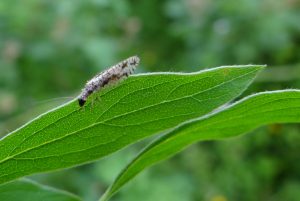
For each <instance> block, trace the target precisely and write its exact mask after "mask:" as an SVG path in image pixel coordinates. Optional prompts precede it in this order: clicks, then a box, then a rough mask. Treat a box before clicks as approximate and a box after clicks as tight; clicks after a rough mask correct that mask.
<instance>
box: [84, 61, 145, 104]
mask: <svg viewBox="0 0 300 201" xmlns="http://www.w3.org/2000/svg"><path fill="white" fill-rule="evenodd" d="M139 62H140V58H139V57H138V56H132V57H129V58H127V59H125V60H124V61H121V62H119V63H117V64H116V65H114V66H111V67H110V68H108V69H106V70H104V71H103V72H101V73H99V74H97V75H96V76H95V77H93V78H92V79H91V80H89V81H88V82H87V83H86V85H85V87H84V88H83V89H82V91H81V94H80V95H79V97H78V103H79V106H80V107H82V106H83V105H84V104H85V102H86V100H87V98H88V97H89V96H90V95H91V94H92V93H94V92H96V91H99V90H100V89H101V88H103V87H104V86H106V85H107V84H109V83H112V82H115V81H118V80H120V79H122V78H126V77H128V76H129V75H131V74H132V73H133V72H134V70H135V68H136V67H137V66H138V64H139Z"/></svg>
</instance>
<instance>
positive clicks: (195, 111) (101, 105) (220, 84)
mask: <svg viewBox="0 0 300 201" xmlns="http://www.w3.org/2000/svg"><path fill="white" fill-rule="evenodd" d="M262 68H263V66H227V67H219V68H214V69H210V70H206V71H201V72H198V73H188V74H182V73H156V74H141V75H136V76H131V77H129V78H128V79H127V80H124V81H123V82H121V83H119V84H117V85H113V86H110V87H106V88H104V89H103V90H100V92H98V93H96V94H94V95H93V96H92V97H89V99H88V101H87V103H86V105H85V106H84V108H80V107H79V106H78V103H77V101H76V100H73V101H71V102H70V103H68V104H66V105H63V106H62V107H59V108H56V109H54V110H52V111H50V112H48V113H45V114H43V115H41V116H39V117H37V118H36V119H34V120H32V121H31V122H29V123H28V124H26V125H25V126H23V127H21V128H20V129H18V130H16V131H14V132H12V133H11V134H9V135H8V136H6V137H4V138H3V139H2V140H1V141H0V183H3V182H7V181H10V180H13V179H15V178H19V177H22V176H26V175H30V174H33V173H38V172H45V171H51V170H56V169H61V168H67V167H71V166H75V165H79V164H83V163H87V162H90V161H93V160H96V159H99V158H101V157H103V156H106V155H108V154H110V153H113V152H115V151H117V150H119V149H121V148H123V147H125V146H127V145H129V144H132V143H134V142H136V141H138V140H141V139H143V138H146V137H148V136H151V135H154V134H157V133H160V132H162V131H166V130H167V129H171V128H173V127H175V126H177V125H178V124H180V123H182V122H184V121H187V120H189V119H193V118H196V117H199V116H201V115H204V114H207V113H209V112H211V111H212V110H214V109H216V108H217V107H219V106H221V105H223V104H224V103H226V102H228V101H230V100H232V99H233V98H235V97H236V96H238V95H239V94H240V93H241V92H242V91H243V90H244V89H245V88H247V86H248V85H249V84H250V83H251V81H252V80H253V78H254V77H255V76H256V74H257V73H258V71H259V70H261V69H262ZM91 100H92V101H91Z"/></svg>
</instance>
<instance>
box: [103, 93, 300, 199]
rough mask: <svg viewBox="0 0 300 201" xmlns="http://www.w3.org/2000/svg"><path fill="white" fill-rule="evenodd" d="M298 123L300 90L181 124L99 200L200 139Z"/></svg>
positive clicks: (141, 156)
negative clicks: (275, 124)
mask: <svg viewBox="0 0 300 201" xmlns="http://www.w3.org/2000/svg"><path fill="white" fill-rule="evenodd" d="M299 122H300V90H285V91H273V92H265V93H259V94H255V95H252V96H249V97H247V98H244V99H243V100H241V101H238V102H236V103H234V104H232V105H230V106H228V107H226V108H224V109H222V110H220V111H217V112H215V113H212V114H209V115H206V116H204V117H201V118H198V119H195V120H192V121H189V122H187V123H184V124H182V125H180V126H178V127H177V128H175V129H173V130H172V131H170V132H169V133H167V134H165V135H164V136H162V137H159V138H158V139H157V140H155V141H154V142H152V143H151V144H150V145H149V146H148V147H147V148H145V149H144V150H143V151H142V152H141V153H140V154H138V155H137V156H136V157H135V158H134V160H133V161H132V162H131V163H129V164H128V166H127V167H126V168H125V169H124V170H123V171H122V172H121V173H120V175H119V176H118V177H117V178H116V180H115V181H114V183H113V184H112V185H111V186H110V188H108V190H107V191H106V193H105V194H104V195H103V196H102V198H101V199H100V200H101V201H105V200H108V199H109V198H110V197H111V196H112V195H113V194H114V193H115V192H116V191H118V190H119V189H120V188H121V187H122V186H123V185H124V184H126V183H127V182H128V181H130V180H131V179H132V178H133V177H134V176H135V175H137V174H138V173H139V172H141V171H142V170H144V169H145V168H147V167H149V166H151V165H153V164H155V163H157V162H159V161H162V160H164V159H166V158H168V157H170V156H172V155H174V154H175V153H177V152H179V151H181V150H182V149H184V148H185V147H187V146H188V145H190V144H192V143H195V142H197V141H199V140H217V139H225V138H229V137H234V136H238V135H241V134H244V133H246V132H250V131H252V130H253V129H255V128H257V127H259V126H262V125H267V124H271V123H299Z"/></svg>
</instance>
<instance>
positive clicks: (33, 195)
mask: <svg viewBox="0 0 300 201" xmlns="http://www.w3.org/2000/svg"><path fill="white" fill-rule="evenodd" d="M0 200H3V201H20V200H22V201H80V200H81V199H79V198H78V197H77V196H75V195H73V194H71V193H67V192H65V191H61V190H57V189H54V188H51V187H48V186H45V185H41V184H38V183H36V182H33V181H31V180H28V179H20V180H16V181H13V182H10V183H7V184H2V185H0Z"/></svg>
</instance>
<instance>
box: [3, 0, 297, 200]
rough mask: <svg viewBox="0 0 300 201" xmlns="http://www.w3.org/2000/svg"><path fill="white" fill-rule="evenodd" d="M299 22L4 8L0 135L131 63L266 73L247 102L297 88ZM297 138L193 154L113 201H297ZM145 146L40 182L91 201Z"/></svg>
mask: <svg viewBox="0 0 300 201" xmlns="http://www.w3.org/2000/svg"><path fill="white" fill-rule="evenodd" d="M299 19H300V2H299V1H298V0H284V1H278V0H240V1H234V0H223V1H221V0H218V1H209V0H151V1H150V0H139V1H138V0H123V1H120V0H25V1H16V0H3V1H0V121H1V122H0V131H1V135H4V134H5V133H7V130H12V129H14V128H17V127H18V126H19V125H21V123H24V122H26V121H28V120H29V119H30V118H31V117H32V116H34V115H36V114H38V113H40V112H41V111H42V110H45V108H44V107H43V108H42V109H41V108H38V107H37V106H39V105H40V104H39V103H40V102H41V101H46V100H48V99H51V98H57V97H63V96H73V97H75V96H76V95H77V94H78V92H79V90H80V88H81V87H82V86H83V84H84V82H85V81H86V80H88V79H89V78H90V77H91V76H92V75H94V74H95V73H97V72H99V71H101V70H102V69H104V68H106V67H107V66H109V65H112V64H114V63H116V62H118V61H119V60H121V59H123V58H126V57H128V56H131V55H133V54H138V55H139V56H140V57H141V59H142V64H141V67H140V68H139V71H140V72H152V71H185V72H192V71H196V70H199V69H201V68H208V67H214V66H219V65H231V64H248V63H255V64H268V65H269V69H268V70H267V73H264V74H263V75H262V76H261V77H260V78H259V79H258V82H257V83H256V85H255V86H254V87H252V88H251V89H250V90H249V91H248V92H247V93H251V92H253V91H254V90H255V91H258V90H270V89H282V88H300V73H299V72H300V23H299ZM49 102H50V103H52V101H49ZM43 105H44V104H43ZM47 105H48V104H47ZM52 105H53V104H52ZM52 105H51V106H52ZM48 107H49V106H48ZM36 108H38V109H37V110H36ZM24 111H27V112H26V113H24ZM16 115H20V116H19V117H17V116H16ZM299 132H300V127H299V125H296V126H282V125H272V126H269V127H267V128H262V129H259V130H257V131H256V132H255V134H252V135H247V136H246V137H242V138H236V139H232V140H229V141H220V142H204V143H200V144H197V145H195V146H192V147H191V148H189V149H187V150H186V151H184V152H183V153H181V154H179V155H177V156H176V157H174V158H172V159H171V160H169V161H167V162H164V163H162V164H160V165H158V166H155V167H153V168H152V169H150V170H148V171H145V172H144V173H143V174H142V175H140V176H138V177H137V178H136V179H135V181H133V182H131V184H130V185H128V187H127V188H125V189H124V190H123V191H122V192H121V193H120V194H118V195H117V196H116V197H115V200H125V201H126V200H130V201H132V200H174V201H176V200H197V201H198V200H204V201H226V200H245V201H248V200H249V201H252V200H253V201H254V200H272V201H278V200H282V201H283V200H290V201H293V200H295V201H296V200H298V199H299V197H300V191H299V189H300V171H299V170H300V162H299V161H300V158H299V154H298V153H299V152H300V143H299V142H300V136H299ZM138 148H139V146H134V147H131V148H129V149H126V150H124V151H122V152H119V153H117V154H115V155H113V156H112V157H111V158H109V159H105V160H101V161H99V163H96V164H93V165H86V166H82V167H78V168H74V169H72V170H66V171H63V172H57V173H51V174H47V175H39V176H35V178H36V179H38V180H40V181H43V183H49V184H51V185H53V186H56V187H60V188H62V189H66V190H69V191H72V192H74V193H76V194H78V195H80V196H82V197H84V198H85V199H86V200H95V199H96V198H97V197H98V196H99V195H100V194H101V193H102V192H103V190H104V189H105V187H106V186H107V185H108V184H109V183H111V181H112V179H113V178H114V177H115V176H116V174H117V172H118V171H119V170H120V169H121V168H122V167H123V165H124V164H125V163H126V161H128V160H129V158H131V157H132V156H133V155H134V154H133V153H135V152H136V151H137V150H139V149H138ZM126 159H127V160H126Z"/></svg>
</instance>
